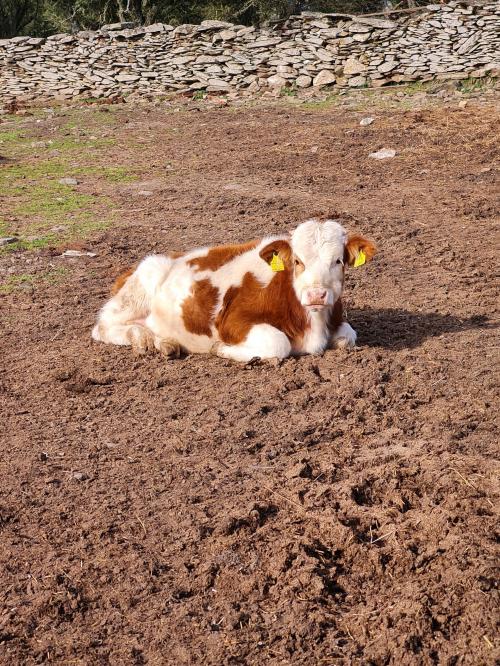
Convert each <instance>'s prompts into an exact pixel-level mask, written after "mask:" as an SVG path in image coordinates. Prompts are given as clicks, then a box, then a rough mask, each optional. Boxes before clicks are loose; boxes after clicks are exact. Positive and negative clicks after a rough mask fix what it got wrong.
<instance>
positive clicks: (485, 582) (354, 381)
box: [0, 101, 499, 666]
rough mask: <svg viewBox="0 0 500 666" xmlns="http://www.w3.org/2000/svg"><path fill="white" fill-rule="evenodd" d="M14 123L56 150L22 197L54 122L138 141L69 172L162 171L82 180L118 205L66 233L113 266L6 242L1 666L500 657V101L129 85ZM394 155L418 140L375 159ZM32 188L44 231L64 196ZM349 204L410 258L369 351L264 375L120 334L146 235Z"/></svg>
mask: <svg viewBox="0 0 500 666" xmlns="http://www.w3.org/2000/svg"><path fill="white" fill-rule="evenodd" d="M367 111H370V113H367ZM365 115H372V116H373V117H374V118H375V121H374V122H373V124H371V125H369V126H367V127H361V126H360V125H359V121H360V119H361V118H363V117H364V116H365ZM99 119H101V120H102V119H105V120H106V122H105V123H100V124H99V122H98V120H99ZM68 121H72V123H70V125H68ZM11 122H12V123H13V124H15V126H16V127H20V128H21V130H22V136H23V137H24V141H25V142H26V141H28V142H31V143H29V144H28V145H29V146H31V150H29V151H26V150H25V151H24V152H23V151H22V150H19V151H17V150H16V146H15V145H14V144H12V145H10V148H9V150H10V152H9V153H8V154H7V157H8V159H7V160H5V162H4V164H3V166H1V167H0V169H1V170H4V173H5V170H9V169H13V168H14V167H20V165H22V164H28V165H29V166H30V168H31V169H32V170H31V172H30V173H31V174H32V177H31V180H30V178H29V177H28V178H24V181H25V185H24V186H23V187H24V189H23V188H22V187H21V189H20V190H19V192H18V193H17V195H19V196H23V194H22V193H23V192H24V194H26V193H27V195H28V196H29V195H30V192H34V191H35V190H33V189H32V188H34V187H36V179H35V178H34V176H33V174H36V169H34V167H36V165H37V164H39V163H40V161H41V160H47V159H48V160H49V161H50V160H51V159H54V160H55V159H57V155H58V154H59V153H58V152H57V149H52V148H51V147H50V145H52V144H48V147H45V148H44V147H43V146H44V145H45V144H44V143H43V142H44V141H45V140H47V138H48V137H52V138H54V137H57V136H60V135H61V136H62V135H64V136H70V137H73V139H75V137H76V138H77V139H78V137H83V136H87V135H88V134H89V132H91V133H92V134H93V135H94V134H95V136H97V138H98V139H99V138H100V137H104V138H105V139H106V138H108V139H110V138H111V139H112V141H108V142H103V143H102V144H100V145H98V146H97V147H95V146H94V148H95V150H93V151H92V150H90V149H89V150H87V149H86V148H85V143H83V144H82V149H81V150H76V151H73V152H72V153H71V157H70V161H68V162H66V163H65V168H66V173H65V175H66V176H72V175H73V171H75V170H78V168H82V165H84V166H85V165H86V166H87V167H88V165H89V164H92V165H94V166H95V165H97V166H100V167H102V166H103V165H108V166H113V167H115V166H116V167H120V168H123V169H126V170H129V171H130V173H131V174H132V177H131V178H130V179H128V178H123V179H115V180H114V181H111V180H109V179H108V180H106V179H105V178H104V177H102V173H103V172H101V176H100V175H99V173H98V172H96V173H92V172H91V171H89V170H88V169H87V172H85V171H84V170H82V171H80V172H79V173H82V174H83V175H81V176H79V177H78V180H79V181H80V182H79V184H78V185H77V186H76V188H75V191H77V192H78V193H79V196H80V195H81V196H84V195H85V196H87V197H89V198H91V199H92V202H93V204H92V205H93V208H92V211H93V214H94V215H97V216H99V215H102V216H103V218H102V219H104V217H106V215H107V216H108V217H107V218H106V219H107V222H106V224H105V225H103V226H102V228H101V229H99V228H98V227H95V228H94V231H93V232H88V233H87V235H86V236H85V237H84V238H83V237H82V238H80V240H79V241H78V243H77V242H76V238H73V239H72V241H71V242H70V241H68V242H67V243H66V245H65V247H72V248H75V247H79V248H80V249H82V248H83V249H85V250H90V251H92V252H94V253H96V255H97V256H95V257H89V256H84V257H77V258H68V257H61V256H60V254H61V249H63V248H62V247H61V244H59V247H57V243H55V242H52V241H51V242H46V243H45V242H44V243H42V242H41V243H40V245H41V249H39V250H34V249H24V250H23V249H22V247H21V246H19V247H18V248H17V249H16V248H14V249H13V250H12V248H11V249H10V250H9V248H7V250H4V251H3V254H1V255H0V269H1V273H0V280H1V281H2V284H3V289H2V291H1V292H0V308H1V317H2V324H1V331H0V335H1V339H0V349H1V375H0V393H1V417H0V434H1V444H0V475H1V476H0V478H1V486H0V578H1V586H0V662H1V663H2V664H35V663H42V662H43V663H45V662H49V663H50V662H57V663H64V664H113V665H114V664H169V665H170V664H172V665H174V664H175V665H177V664H186V665H187V664H189V665H201V664H203V665H210V666H212V665H213V666H221V665H228V666H229V665H236V664H238V665H247V664H248V665H252V666H253V665H255V666H257V665H259V666H260V665H263V664H266V665H267V664H269V665H273V666H274V665H278V664H279V665H284V664H293V665H301V666H311V665H316V664H317V665H321V666H328V665H330V664H331V665H333V664H346V665H347V664H355V665H367V664H368V665H376V666H379V665H380V666H381V665H385V664H398V666H399V665H401V666H406V665H412V664H425V665H427V664H440V665H441V664H443V665H447V666H455V665H459V664H474V665H484V664H493V663H495V659H496V658H498V656H499V653H498V642H497V640H498V635H497V621H498V612H497V609H498V597H497V589H496V580H497V579H496V575H495V555H497V554H498V551H497V550H496V544H497V541H498V531H497V526H498V523H497V522H496V512H495V507H496V506H497V504H496V503H497V498H498V483H497V476H496V472H497V470H498V468H497V466H496V462H495V457H496V454H497V453H498V446H497V442H498V439H497V437H498V429H497V426H498V421H497V410H498V407H499V404H498V399H497V397H498V396H497V389H498V385H497V383H496V380H497V375H495V364H496V363H497V360H498V354H497V350H498V337H497V330H496V328H495V326H496V323H495V322H496V321H497V319H496V313H497V303H498V301H497V287H498V283H497V282H495V274H497V273H498V272H497V264H498V242H497V241H498V235H496V236H495V232H496V233H497V234H498V227H496V226H495V225H496V223H497V222H498V191H499V190H498V180H497V171H496V170H495V159H496V157H497V155H496V150H497V141H498V123H499V117H498V112H497V110H496V109H495V107H494V105H493V104H492V103H487V104H481V103H479V102H477V101H472V102H471V103H470V104H469V105H467V106H466V107H465V108H459V107H458V105H457V104H456V102H453V103H450V104H448V105H443V104H441V105H437V106H433V107H426V108H408V106H406V107H405V106H404V105H401V106H398V105H395V106H394V107H393V108H383V107H375V106H374V107H373V108H370V106H369V105H368V107H363V108H361V107H354V108H343V107H342V108H341V107H338V106H335V105H334V104H333V105H328V104H318V105H314V104H304V105H293V104H291V103H284V102H276V103H269V104H268V105H267V106H266V105H255V106H251V105H249V106H244V107H236V108H234V107H227V108H214V107H212V106H210V105H205V106H204V105H203V104H185V105H180V106H178V107H176V106H175V105H172V104H171V105H167V104H165V105H158V106H154V105H152V104H151V105H131V104H128V105H127V104H119V105H116V106H113V107H109V108H106V110H102V109H101V108H96V107H85V108H80V109H57V110H56V111H55V112H54V113H53V112H51V111H50V110H49V111H42V110H39V111H38V112H37V113H36V114H35V115H34V116H24V117H20V118H17V117H16V118H13V119H10V120H9V119H4V122H3V123H2V124H0V132H1V131H2V130H5V129H7V128H9V127H11V125H10V123H11ZM68 127H69V129H68ZM89 127H90V128H91V129H90V130H89V129H88V128H89ZM64 128H66V129H64ZM63 129H64V132H63ZM85 132H86V133H87V134H85ZM61 133H62V134H61ZM64 133H65V134H64ZM91 140H92V141H94V139H91ZM37 142H39V143H37ZM77 143H78V141H77ZM23 145H24V146H26V145H27V144H26V143H24V144H23ZM33 146H35V147H33ZM37 146H41V148H40V147H37ZM61 146H62V144H61ZM380 148H394V149H395V150H396V151H397V152H396V157H394V158H393V159H388V160H383V161H377V160H374V159H371V158H369V157H368V154H369V153H371V152H373V151H376V150H378V149H380ZM51 150H52V152H51ZM60 150H62V148H60ZM0 152H2V153H4V152H5V151H4V150H2V146H1V145H0ZM33 169H34V170H33ZM72 169H73V171H72ZM20 177H21V176H20ZM26 188H27V189H26ZM144 192H147V193H149V194H145V193H144ZM3 194H4V196H3V200H2V209H3V210H2V214H3V215H4V222H5V221H6V222H7V223H8V224H9V225H11V226H10V227H9V229H13V230H14V232H15V233H21V231H22V229H23V228H25V226H26V224H27V220H28V217H30V216H31V218H33V219H35V218H36V216H37V210H32V212H31V213H30V214H29V215H28V213H26V214H25V215H24V217H23V215H22V214H21V213H19V210H21V209H20V208H19V207H18V209H17V210H18V212H17V213H16V212H15V210H16V209H14V205H13V200H14V198H13V197H12V198H9V196H8V193H6V192H5V191H4V193H3ZM17 195H16V196H17ZM85 201H87V199H85ZM88 201H90V199H88ZM16 205H17V204H16ZM9 206H10V207H11V208H10V212H7V214H6V213H5V211H6V210H7V211H9ZM328 212H332V213H334V214H335V215H336V216H337V218H338V219H341V220H342V221H343V222H344V224H345V226H346V227H347V228H348V229H349V230H355V231H358V232H361V233H363V234H365V235H367V236H368V237H369V238H372V239H374V240H375V241H376V243H377V245H378V246H379V250H380V251H379V254H378V255H377V256H376V258H375V259H374V261H373V262H371V264H369V265H368V266H366V267H363V268H359V269H356V270H353V271H352V272H350V273H349V275H348V280H347V286H346V292H347V293H346V300H347V307H348V316H349V320H350V321H351V323H352V324H353V326H354V328H356V329H357V331H358V335H359V338H358V342H359V346H358V348H357V349H356V350H354V351H351V352H339V351H328V352H327V353H325V355H324V356H322V357H304V358H300V359H288V360H286V361H285V362H283V363H282V364H272V363H259V362H257V363H253V364H249V365H247V366H241V365H237V364H234V363H232V362H229V361H224V360H221V359H218V358H214V357H207V356H201V355H199V356H189V357H187V358H183V359H181V360H177V361H170V362H167V361H165V360H163V359H162V358H161V357H160V356H158V355H154V354H153V355H148V356H144V357H134V356H133V355H132V354H131V352H130V350H128V349H126V348H117V347H108V346H104V345H100V344H96V343H93V342H92V341H91V339H90V330H91V327H92V325H93V323H94V320H95V316H96V313H97V311H98V309H99V307H100V306H101V305H102V304H103V302H104V300H105V299H106V296H107V293H108V289H109V286H110V284H111V282H112V280H113V278H114V276H115V275H116V274H117V273H118V272H119V271H120V270H121V269H122V268H123V267H125V266H128V265H129V264H131V263H132V262H134V261H135V260H136V259H139V258H141V257H143V256H144V255H145V254H146V253H148V252H162V251H167V250H172V249H175V250H182V249H184V248H190V247H192V246H196V245H200V244H207V243H219V242H228V241H231V242H233V241H243V240H248V239H251V238H253V237H255V236H260V235H265V234H269V233H275V232H277V231H278V230H279V231H283V230H287V229H292V228H293V227H294V226H295V225H296V224H297V223H298V222H300V221H302V220H304V219H307V218H308V217H310V216H312V215H313V214H315V213H328ZM36 219H37V218H36ZM16 225H17V226H16ZM23 225H24V227H23ZM19 230H21V231H19ZM54 233H57V231H56V232H54ZM0 235H1V234H0ZM32 240H33V239H32ZM35 240H36V239H35Z"/></svg>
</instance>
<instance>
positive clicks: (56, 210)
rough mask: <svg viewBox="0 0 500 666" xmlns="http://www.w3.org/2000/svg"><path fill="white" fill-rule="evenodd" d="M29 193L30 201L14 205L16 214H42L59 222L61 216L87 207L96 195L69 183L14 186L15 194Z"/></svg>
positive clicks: (45, 217)
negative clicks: (75, 188) (75, 187)
mask: <svg viewBox="0 0 500 666" xmlns="http://www.w3.org/2000/svg"><path fill="white" fill-rule="evenodd" d="M25 193H26V194H27V195H28V197H29V199H28V201H23V202H21V203H19V204H18V205H17V206H15V207H14V213H15V214H16V215H28V216H31V217H32V216H41V217H43V218H44V220H51V221H52V222H59V221H60V219H61V217H66V215H68V214H69V213H74V212H75V211H77V210H79V209H81V208H85V207H87V206H89V205H90V204H92V203H93V201H94V197H92V196H90V195H88V194H80V193H78V192H75V191H74V190H73V188H71V187H70V186H69V185H60V184H59V183H55V182H50V183H45V184H43V185H35V186H31V187H29V188H26V187H22V188H14V189H13V194H25Z"/></svg>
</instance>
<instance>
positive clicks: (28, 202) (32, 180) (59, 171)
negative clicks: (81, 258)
mask: <svg viewBox="0 0 500 666" xmlns="http://www.w3.org/2000/svg"><path fill="white" fill-rule="evenodd" d="M97 115H98V116H99V117H102V116H105V117H106V118H105V120H106V122H107V121H108V118H109V120H111V121H113V122H114V121H115V119H114V118H113V116H112V115H111V114H109V113H101V112H100V111H95V112H93V113H89V112H82V111H81V110H78V111H75V112H73V113H71V117H70V118H69V120H68V123H67V124H66V125H65V126H64V127H60V128H58V130H57V131H56V132H55V133H53V134H52V133H51V135H50V136H51V140H52V143H50V144H49V145H48V146H47V148H48V149H49V150H50V151H51V152H49V153H48V155H42V156H41V157H46V159H39V158H38V159H37V158H35V159H33V157H32V154H33V149H32V148H31V143H32V142H34V141H37V140H39V137H37V136H33V134H34V130H32V129H31V128H30V127H23V128H21V129H20V128H18V127H16V128H9V130H5V131H2V132H0V152H1V153H3V155H5V156H10V157H11V158H13V160H11V163H7V164H6V165H4V166H2V167H1V168H0V196H1V197H2V198H3V199H4V201H3V202H2V207H1V208H0V233H1V235H3V236H16V237H18V238H19V240H18V241H17V242H15V243H10V244H8V245H6V246H3V247H2V248H0V254H5V253H7V252H12V251H15V250H20V249H23V250H36V249H40V248H44V247H47V246H50V245H53V244H56V243H58V244H60V243H63V242H66V241H70V240H76V239H81V238H86V237H88V236H90V235H91V234H92V233H94V232H96V231H99V230H102V229H105V228H106V227H107V226H108V225H109V223H110V219H109V217H110V216H109V214H108V215H107V216H106V215H104V217H103V215H102V209H103V206H104V207H106V206H107V207H110V202H109V201H108V200H107V199H106V197H105V196H101V195H94V194H88V193H84V192H81V191H80V189H81V188H79V187H78V186H76V187H73V186H68V185H62V184H61V183H59V180H60V179H61V178H64V177H67V176H71V177H75V178H77V179H78V180H82V181H83V182H84V183H85V182H86V181H95V180H98V181H99V180H100V181H104V182H107V183H113V184H115V183H127V182H131V181H133V180H135V179H136V178H137V175H136V174H135V173H134V171H133V170H131V169H129V168H127V167H126V166H107V164H106V163H104V164H102V165H101V164H99V159H100V152H101V151H102V150H103V149H105V148H107V147H109V146H111V145H113V144H114V139H111V138H104V137H103V138H92V139H89V138H88V136H87V133H88V134H89V135H90V136H92V122H93V120H94V119H95V117H96V116H97ZM70 126H71V129H75V128H77V127H79V128H85V129H84V132H81V135H80V136H78V135H76V134H72V135H69V134H68V129H70ZM37 130H38V128H37ZM37 133H38V132H37ZM41 140H42V141H43V140H46V136H44V137H41ZM44 149H45V146H44ZM52 151H54V153H55V154H53V155H51V153H52ZM56 151H57V152H56ZM87 151H92V153H91V155H90V157H89V155H88V154H87ZM94 151H95V152H94ZM35 152H36V151H35ZM50 155H51V156H50ZM49 156H50V157H49ZM14 160H15V161H14ZM75 160H77V162H76V164H75ZM86 162H88V163H86ZM106 218H108V219H106Z"/></svg>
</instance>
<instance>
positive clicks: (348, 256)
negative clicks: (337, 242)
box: [344, 236, 377, 266]
mask: <svg viewBox="0 0 500 666" xmlns="http://www.w3.org/2000/svg"><path fill="white" fill-rule="evenodd" d="M376 251H377V248H376V247H375V245H374V244H373V243H372V242H371V241H369V240H367V239H366V238H363V236H349V238H348V239H347V243H346V245H345V248H344V263H345V264H346V265H347V266H362V265H363V264H364V263H365V262H366V261H370V259H371V258H372V257H373V255H374V254H375V252H376Z"/></svg>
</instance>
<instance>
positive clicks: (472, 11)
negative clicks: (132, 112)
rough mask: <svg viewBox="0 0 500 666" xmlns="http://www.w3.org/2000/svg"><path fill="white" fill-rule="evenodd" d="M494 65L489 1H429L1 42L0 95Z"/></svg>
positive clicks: (220, 85) (242, 83)
mask: <svg viewBox="0 0 500 666" xmlns="http://www.w3.org/2000/svg"><path fill="white" fill-rule="evenodd" d="M499 67H500V5H499V4H498V3H493V4H492V3H484V2H483V3H477V2H475V3H474V4H471V0H469V2H468V3H465V2H450V3H448V4H447V5H429V6H427V7H426V8H425V10H422V11H421V12H416V13H411V14H400V15H399V18H397V19H394V20H393V19H391V20H389V19H387V18H376V17H369V16H356V17H352V16H347V15H339V14H316V13H307V14H302V15H300V16H295V17H291V18H290V19H289V20H288V21H286V22H285V23H283V24H279V25H277V26H275V27H273V28H263V29H259V30H257V29H255V28H253V27H245V26H241V25H233V24H230V23H225V22H222V21H204V22H203V23H202V24H201V25H181V26H178V27H177V28H174V27H172V26H170V25H164V24H161V23H158V24H154V25H150V26H146V27H141V28H138V27H134V26H133V25H132V24H124V23H121V24H114V25H107V26H103V28H102V29H101V30H99V31H96V32H89V31H85V32H79V33H77V34H75V35H65V34H59V35H52V36H51V37H48V38H47V39H41V38H30V37H15V38H14V39H10V40H0V100H1V101H9V100H11V99H12V98H21V99H23V98H24V99H36V98H38V99H43V98H50V97H60V98H70V97H76V96H86V97H115V96H123V95H128V94H130V93H137V94H139V95H158V94H162V93H166V92H169V91H175V90H177V91H196V90H204V91H208V92H224V91H226V92H229V91H247V92H248V93H255V92H258V91H259V90H263V89H268V88H281V87H284V86H295V87H297V88H308V87H310V86H315V87H323V86H325V85H333V84H335V85H340V86H350V87H359V86H365V85H371V86H382V85H385V84H387V83H391V82H400V81H416V80H428V79H431V78H464V77H468V76H474V77H478V76H483V75H485V74H487V73H491V74H497V73H498V68H499Z"/></svg>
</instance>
